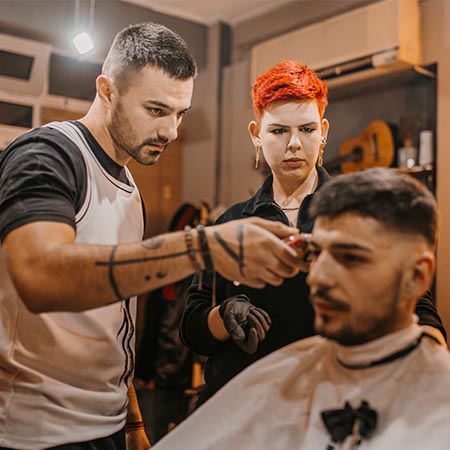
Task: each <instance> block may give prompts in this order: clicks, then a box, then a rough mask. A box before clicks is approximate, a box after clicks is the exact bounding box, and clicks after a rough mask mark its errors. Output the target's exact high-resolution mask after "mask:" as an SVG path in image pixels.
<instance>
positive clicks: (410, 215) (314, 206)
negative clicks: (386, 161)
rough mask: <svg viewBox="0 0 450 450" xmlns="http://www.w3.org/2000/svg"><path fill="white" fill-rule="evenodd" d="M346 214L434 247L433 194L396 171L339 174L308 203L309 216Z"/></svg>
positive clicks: (435, 220) (384, 169)
mask: <svg viewBox="0 0 450 450" xmlns="http://www.w3.org/2000/svg"><path fill="white" fill-rule="evenodd" d="M346 212H355V213H357V214H361V215H363V216H370V217H373V218H374V219H376V220H378V221H379V222H381V223H383V224H385V225H386V226H387V227H388V228H390V229H394V230H397V231H402V232H404V233H414V234H420V235H422V236H423V237H424V238H425V239H426V240H427V242H428V243H429V244H430V245H431V246H433V247H434V245H435V241H436V235H437V224H438V213H437V206H436V200H435V199H434V197H433V194H432V193H431V192H430V191H429V190H428V189H427V188H426V187H425V186H424V185H423V184H422V183H420V182H419V181H418V180H416V179H415V178H413V177H411V176H410V175H406V174H403V173H400V172H398V171H397V170H395V169H386V168H382V169H380V168H378V169H369V170H365V171H361V172H356V173H352V174H347V175H338V176H337V177H335V178H333V179H332V180H331V181H329V182H328V183H326V184H325V185H324V186H323V187H322V188H321V189H320V190H319V191H318V192H317V193H316V194H315V195H314V198H313V200H312V202H311V207H310V215H311V216H312V217H319V216H328V217H337V216H339V215H341V214H343V213H346Z"/></svg>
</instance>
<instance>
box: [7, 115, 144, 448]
mask: <svg viewBox="0 0 450 450" xmlns="http://www.w3.org/2000/svg"><path fill="white" fill-rule="evenodd" d="M48 126H49V127H51V128H54V129H57V130H59V131H60V132H61V133H63V134H65V135H66V136H67V137H69V138H70V139H71V140H72V141H73V142H75V143H76V144H77V146H78V148H79V149H80V150H81V152H82V155H83V158H84V161H85V164H86V169H87V178H88V189H87V195H86V199H85V201H84V204H83V206H82V208H81V209H80V211H79V212H78V214H77V216H76V242H77V243H83V244H97V245H102V244H104V245H113V244H117V243H126V242H136V241H139V240H141V239H142V236H143V215H142V203H141V198H140V195H139V192H138V189H137V188H136V186H135V185H134V182H133V179H132V177H131V174H130V173H129V172H128V179H129V181H130V185H128V184H126V183H122V182H120V181H118V180H117V179H115V178H114V177H112V176H111V175H110V174H109V173H108V172H107V171H106V170H105V169H104V168H103V167H102V165H101V164H100V163H99V161H98V160H97V159H96V158H95V156H94V154H93V152H92V150H91V149H90V148H89V145H88V143H87V141H86V140H85V137H84V135H83V133H82V132H81V131H80V129H79V128H78V127H77V126H75V125H74V124H73V123H70V122H63V123H52V124H49V125H48ZM1 256H2V258H4V256H5V255H4V254H3V252H2V254H1ZM105 270H107V269H106V268H105ZM74 276H76V274H74ZM0 282H1V289H0V311H1V312H0V313H1V315H2V318H1V319H2V327H0V331H1V333H0V369H1V375H0V447H2V446H4V447H11V448H20V449H23V450H28V449H30V450H31V449H33V450H37V449H41V448H47V447H50V446H56V445H61V444H64V443H69V442H79V441H87V440H91V439H96V438H99V437H104V436H108V435H111V434H113V433H115V432H117V431H118V430H120V429H121V427H123V425H124V421H125V417H126V407H127V390H128V385H129V383H130V381H131V379H132V376H133V370H134V340H135V325H134V323H135V312H136V299H135V298H133V299H129V300H125V301H122V302H118V303H113V304H111V305H109V306H105V307H102V308H97V309H92V310H89V311H86V312H81V313H70V312H59V313H45V314H33V313H31V312H30V311H28V310H27V308H26V307H25V305H24V304H23V302H22V301H21V300H20V298H19V296H18V294H17V292H16V291H15V289H14V286H13V285H12V283H11V280H10V279H9V276H8V273H7V271H6V269H5V264H4V261H3V262H2V264H0ZM82 295H83V286H80V297H82ZM112 300H113V299H112ZM2 330H3V331H2Z"/></svg>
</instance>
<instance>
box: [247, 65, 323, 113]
mask: <svg viewBox="0 0 450 450" xmlns="http://www.w3.org/2000/svg"><path fill="white" fill-rule="evenodd" d="M327 96H328V88H327V85H326V83H325V82H324V81H322V80H321V79H320V78H319V77H318V76H317V74H316V73H315V72H314V71H313V70H311V69H310V68H309V67H307V66H304V65H302V64H300V63H299V62H297V61H289V60H287V61H281V62H279V63H278V64H277V65H276V66H273V67H272V68H270V69H269V70H268V71H267V72H265V73H263V74H262V75H260V76H259V77H258V78H257V79H256V81H255V84H254V85H253V110H254V111H255V115H256V117H257V119H260V118H261V116H262V115H263V113H264V110H265V109H266V108H267V106H269V105H270V104H271V103H274V102H277V101H280V100H293V101H303V100H315V101H316V102H317V106H318V107H319V113H320V117H323V113H324V112H325V108H326V106H327V105H328V98H327Z"/></svg>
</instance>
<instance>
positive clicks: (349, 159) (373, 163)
mask: <svg viewBox="0 0 450 450" xmlns="http://www.w3.org/2000/svg"><path fill="white" fill-rule="evenodd" d="M394 152H395V144H394V135H393V133H392V129H391V127H390V126H389V125H388V124H387V123H386V122H383V121H382V120H374V121H373V122H371V123H370V124H369V125H368V126H367V127H366V128H365V129H364V131H363V132H362V133H361V135H360V136H359V137H357V138H350V139H346V140H345V141H343V142H342V144H341V145H340V147H339V157H338V158H336V159H333V160H331V161H328V162H324V165H325V168H326V169H327V170H329V171H330V172H332V171H333V170H334V169H337V168H339V167H340V169H341V172H342V173H350V172H357V171H360V170H364V169H370V168H371V167H389V166H390V165H391V164H392V161H393V160H394Z"/></svg>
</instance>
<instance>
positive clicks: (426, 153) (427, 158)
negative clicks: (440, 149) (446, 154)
mask: <svg viewBox="0 0 450 450" xmlns="http://www.w3.org/2000/svg"><path fill="white" fill-rule="evenodd" d="M433 162H434V155H433V132H432V131H431V130H422V131H421V132H420V133H419V165H421V166H422V167H423V166H426V165H428V164H433Z"/></svg>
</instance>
